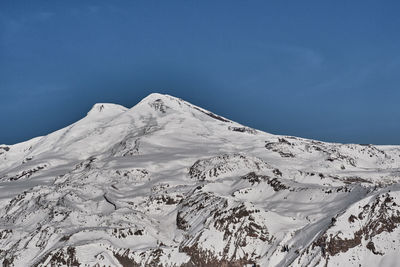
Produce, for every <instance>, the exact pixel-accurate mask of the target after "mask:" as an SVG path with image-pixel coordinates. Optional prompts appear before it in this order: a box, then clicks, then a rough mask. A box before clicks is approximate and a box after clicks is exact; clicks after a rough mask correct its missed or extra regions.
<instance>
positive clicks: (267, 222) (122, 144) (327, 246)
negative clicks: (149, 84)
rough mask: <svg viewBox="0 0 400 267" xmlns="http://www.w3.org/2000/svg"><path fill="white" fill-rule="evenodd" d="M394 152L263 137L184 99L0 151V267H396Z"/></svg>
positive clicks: (398, 151)
mask: <svg viewBox="0 0 400 267" xmlns="http://www.w3.org/2000/svg"><path fill="white" fill-rule="evenodd" d="M399 181H400V147H398V146H374V145H356V144H336V143H324V142H319V141H314V140H308V139H303V138H297V137H291V136H279V135H272V134H268V133H265V132H261V131H258V130H255V129H251V128H249V127H246V126H243V125H240V124H238V123H235V122H233V121H230V120H229V119H226V118H223V117H221V116H218V115H216V114H213V113H211V112H209V111H207V110H204V109H202V108H200V107H197V106H194V105H192V104H190V103H188V102H185V101H183V100H181V99H178V98H174V97H171V96H168V95H161V94H151V95H149V96H148V97H146V98H145V99H143V100H142V101H141V102H140V103H138V104H137V105H136V106H134V107H133V108H131V109H127V108H125V107H122V106H119V105H114V104H96V105H94V106H93V108H92V109H91V110H90V111H89V112H88V114H87V116H86V117H84V118H83V119H81V120H80V121H78V122H76V123H74V124H72V125H70V126H68V127H66V128H64V129H61V130H59V131H56V132H54V133H51V134H49V135H47V136H44V137H37V138H34V139H32V140H29V141H26V142H23V143H19V144H16V145H11V146H9V145H0V207H1V209H0V262H1V263H2V264H3V266H246V265H249V266H339V265H340V266H360V265H361V266H398V262H400V227H399V224H400V186H399Z"/></svg>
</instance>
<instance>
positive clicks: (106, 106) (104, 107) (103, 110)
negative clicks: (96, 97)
mask: <svg viewBox="0 0 400 267" xmlns="http://www.w3.org/2000/svg"><path fill="white" fill-rule="evenodd" d="M127 110H128V109H127V108H126V107H124V106H121V105H117V104H111V103H96V104H94V105H93V107H92V108H91V109H90V110H89V112H88V113H87V116H99V115H101V116H106V117H108V116H110V115H111V116H112V115H117V114H119V113H122V112H124V111H127Z"/></svg>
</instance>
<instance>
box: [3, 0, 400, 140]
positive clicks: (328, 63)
mask: <svg viewBox="0 0 400 267" xmlns="http://www.w3.org/2000/svg"><path fill="white" fill-rule="evenodd" d="M399 14H400V2H399V1H244V0H243V1H242V0H241V1H190V0H185V1H118V0H116V1H99V0H98V1H39V0H37V1H15V0H2V1H1V2H0V144H1V143H6V144H13V143H16V142H20V141H24V140H26V139H29V138H32V137H35V136H39V135H45V134H47V133H50V132H52V131H54V130H57V129H59V128H61V127H64V126H66V125H68V124H71V123H73V122H75V121H76V120H78V119H80V118H81V117H83V116H84V115H85V114H86V113H87V111H88V110H89V109H90V108H91V106H92V105H93V104H94V103H96V102H112V103H117V104H121V105H124V106H126V107H131V106H133V105H135V104H136V103H137V102H138V101H139V100H140V99H142V98H143V97H145V96H146V95H148V94H149V93H151V92H160V93H166V94H170V95H174V96H177V97H180V98H183V99H185V100H187V101H189V102H192V103H194V104H196V105H199V106H202V107H204V108H206V109H209V110H211V111H213V112H215V113H218V114H220V115H223V116H225V117H228V118H230V119H232V120H235V121H238V122H240V123H242V124H246V125H249V126H251V127H254V128H258V129H261V130H264V131H267V132H271V133H277V134H286V135H295V136H301V137H307V138H314V139H319V140H324V141H336V142H345V143H348V142H351V143H375V144H400V104H399V103H400V15H399Z"/></svg>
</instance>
